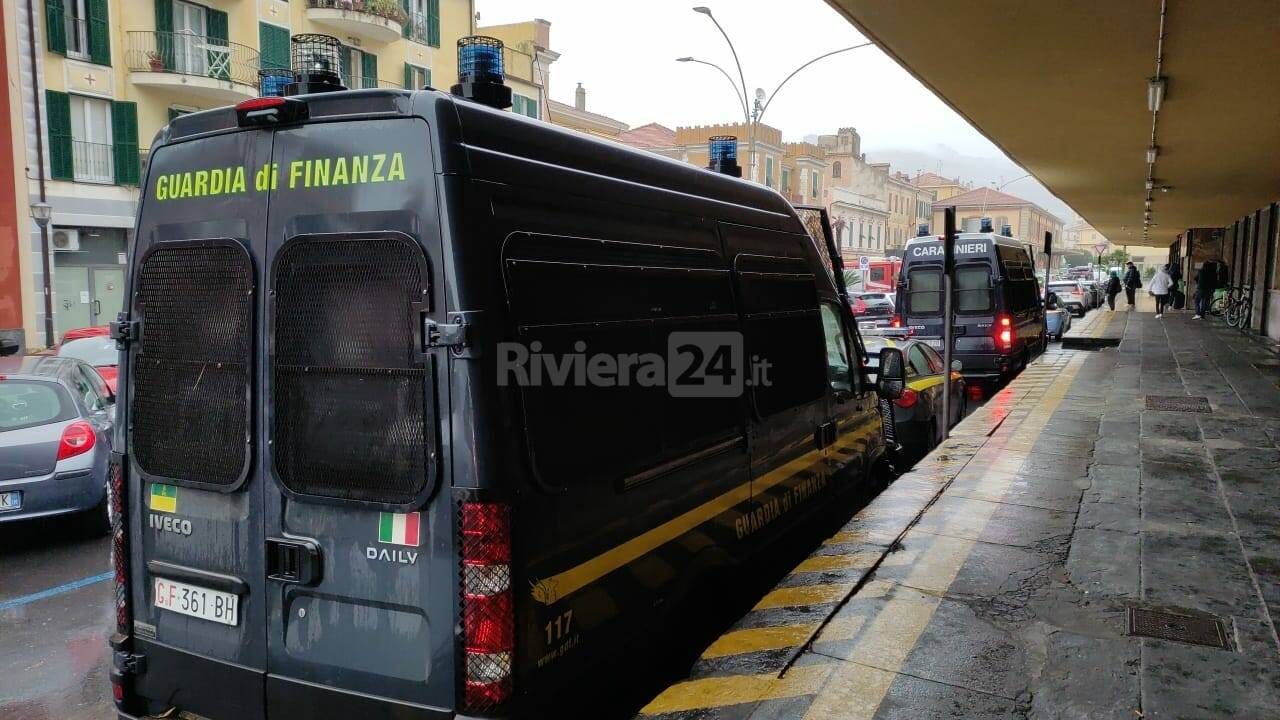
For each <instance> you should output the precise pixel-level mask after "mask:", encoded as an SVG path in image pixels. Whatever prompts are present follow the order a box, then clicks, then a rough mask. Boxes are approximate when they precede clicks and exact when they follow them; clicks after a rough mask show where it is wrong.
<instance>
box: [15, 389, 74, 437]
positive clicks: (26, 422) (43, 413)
mask: <svg viewBox="0 0 1280 720" xmlns="http://www.w3.org/2000/svg"><path fill="white" fill-rule="evenodd" d="M75 416H76V411H75V408H74V406H72V405H71V400H70V398H68V397H67V395H66V393H65V392H64V391H63V389H62V388H61V386H59V385H57V384H55V383H51V382H39V381H34V382H33V381H28V380H8V381H6V382H3V383H0V430H18V429H20V428H26V427H33V426H35V425H44V424H46V423H53V422H61V421H63V420H70V419H71V418H73V417H75Z"/></svg>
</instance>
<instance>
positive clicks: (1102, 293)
mask: <svg viewBox="0 0 1280 720" xmlns="http://www.w3.org/2000/svg"><path fill="white" fill-rule="evenodd" d="M1085 284H1086V285H1088V286H1089V295H1090V298H1091V299H1092V301H1093V306H1094V307H1096V308H1100V307H1102V303H1104V302H1106V299H1107V290H1106V287H1105V286H1103V284H1102V283H1100V282H1098V281H1097V280H1086V281H1085Z"/></svg>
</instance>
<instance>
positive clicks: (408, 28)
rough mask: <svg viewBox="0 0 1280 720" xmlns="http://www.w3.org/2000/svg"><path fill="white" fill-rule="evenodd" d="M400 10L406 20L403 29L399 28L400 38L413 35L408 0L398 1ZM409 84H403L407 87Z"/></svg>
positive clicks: (410, 9) (411, 10)
mask: <svg viewBox="0 0 1280 720" xmlns="http://www.w3.org/2000/svg"><path fill="white" fill-rule="evenodd" d="M400 9H401V10H403V11H404V16H405V17H406V18H408V19H407V20H405V21H404V27H402V28H400V37H409V36H410V35H412V34H413V19H414V18H413V8H411V7H409V0H400ZM408 86H409V83H407V82H406V83H405V87H408Z"/></svg>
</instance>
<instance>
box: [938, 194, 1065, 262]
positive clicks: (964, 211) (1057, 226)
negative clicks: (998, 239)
mask: <svg viewBox="0 0 1280 720" xmlns="http://www.w3.org/2000/svg"><path fill="white" fill-rule="evenodd" d="M948 207H954V208H955V209H956V227H957V229H959V230H960V231H961V232H977V231H978V229H979V227H981V219H982V218H984V217H989V218H991V224H992V229H994V230H995V231H996V232H999V231H1000V229H1001V228H1002V227H1003V226H1005V225H1008V226H1009V227H1010V229H1011V231H1012V233H1013V237H1015V238H1017V239H1019V240H1022V241H1023V242H1026V243H1028V244H1029V245H1031V247H1032V254H1033V256H1034V259H1035V260H1036V262H1037V264H1039V263H1040V262H1041V260H1042V256H1043V254H1044V234H1045V233H1046V232H1051V233H1053V237H1055V238H1059V237H1062V221H1061V220H1059V219H1058V218H1057V217H1056V216H1055V215H1053V213H1050V212H1049V211H1048V210H1045V209H1044V208H1042V207H1040V206H1039V205H1036V204H1035V203H1033V202H1031V201H1030V200H1023V199H1022V198H1020V197H1017V196H1015V195H1010V194H1008V193H1004V192H1000V191H999V190H993V189H991V188H978V189H976V190H970V191H969V192H966V193H961V194H960V195H953V196H951V197H950V198H947V199H945V200H938V201H936V202H934V203H933V227H934V228H938V229H941V228H942V220H943V213H944V210H945V209H946V208H948Z"/></svg>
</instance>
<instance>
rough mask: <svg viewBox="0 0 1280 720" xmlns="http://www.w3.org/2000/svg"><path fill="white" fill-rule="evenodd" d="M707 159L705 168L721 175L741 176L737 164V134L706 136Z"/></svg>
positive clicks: (740, 170)
mask: <svg viewBox="0 0 1280 720" xmlns="http://www.w3.org/2000/svg"><path fill="white" fill-rule="evenodd" d="M707 149H708V155H709V161H708V163H707V169H708V170H711V171H713V172H718V173H721V174H722V175H732V176H733V177H742V168H741V167H739V166H738V136H737V135H712V136H711V137H709V138H707Z"/></svg>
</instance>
